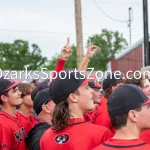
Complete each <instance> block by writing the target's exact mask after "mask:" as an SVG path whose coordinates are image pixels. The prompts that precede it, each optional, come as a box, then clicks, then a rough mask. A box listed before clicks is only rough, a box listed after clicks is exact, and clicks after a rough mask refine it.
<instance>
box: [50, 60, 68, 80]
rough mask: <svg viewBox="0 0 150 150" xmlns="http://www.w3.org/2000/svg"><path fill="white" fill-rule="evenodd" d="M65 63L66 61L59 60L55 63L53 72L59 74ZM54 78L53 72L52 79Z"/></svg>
mask: <svg viewBox="0 0 150 150" xmlns="http://www.w3.org/2000/svg"><path fill="white" fill-rule="evenodd" d="M65 63H66V60H62V59H60V58H59V59H58V61H57V65H56V68H55V71H56V72H60V71H62V70H64V66H65ZM55 76H56V73H55V72H54V73H53V76H52V78H54V77H55Z"/></svg>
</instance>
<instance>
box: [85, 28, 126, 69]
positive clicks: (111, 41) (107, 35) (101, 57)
mask: <svg viewBox="0 0 150 150" xmlns="http://www.w3.org/2000/svg"><path fill="white" fill-rule="evenodd" d="M89 41H91V43H92V44H94V45H96V46H98V47H100V49H99V51H98V52H97V53H96V55H95V56H94V57H93V58H92V59H91V60H90V63H89V65H88V67H89V68H90V67H94V68H95V70H102V71H105V70H106V65H107V63H108V61H109V60H110V59H112V58H114V57H115V54H117V53H119V52H120V51H121V50H122V49H123V48H126V47H127V45H128V44H127V41H126V40H125V39H124V38H123V35H122V34H120V33H119V32H118V31H115V32H113V31H109V30H107V29H103V30H102V33H101V34H96V35H93V36H92V37H89V38H88V43H89Z"/></svg>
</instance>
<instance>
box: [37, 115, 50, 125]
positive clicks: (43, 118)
mask: <svg viewBox="0 0 150 150" xmlns="http://www.w3.org/2000/svg"><path fill="white" fill-rule="evenodd" d="M38 120H39V122H46V123H48V124H50V125H52V122H51V120H52V116H51V114H41V115H39V116H38Z"/></svg>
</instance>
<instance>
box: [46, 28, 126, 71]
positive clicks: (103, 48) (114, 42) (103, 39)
mask: <svg viewBox="0 0 150 150" xmlns="http://www.w3.org/2000/svg"><path fill="white" fill-rule="evenodd" d="M89 41H91V43H92V44H94V45H96V46H98V47H100V49H99V51H98V52H97V53H96V55H94V57H93V58H92V59H91V60H90V62H89V65H88V67H89V68H94V69H95V70H101V71H105V70H106V65H107V63H108V61H109V60H110V59H112V58H114V56H115V54H117V53H119V52H120V51H121V50H122V49H124V48H126V47H127V41H126V40H125V39H124V37H123V35H122V34H120V33H119V32H118V31H115V32H113V31H109V30H106V29H103V30H102V32H101V34H96V35H93V36H92V37H89V38H88V40H87V43H89ZM71 48H72V55H71V56H70V57H69V58H68V60H67V62H66V65H65V69H73V68H77V57H76V46H75V45H72V46H71ZM58 58H59V55H58V54H55V56H53V57H52V59H51V60H50V61H49V63H48V65H47V66H46V67H47V68H48V69H49V70H54V69H55V66H56V63H57V59H58Z"/></svg>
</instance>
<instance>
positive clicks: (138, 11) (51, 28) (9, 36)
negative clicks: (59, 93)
mask: <svg viewBox="0 0 150 150" xmlns="http://www.w3.org/2000/svg"><path fill="white" fill-rule="evenodd" d="M81 1H82V21H83V40H84V43H83V44H84V50H85V49H86V41H87V39H88V37H89V36H92V35H94V34H97V33H100V32H101V29H103V28H107V29H109V30H113V31H115V30H118V31H119V32H121V33H123V35H124V37H125V38H126V39H127V41H129V28H127V23H120V22H115V21H112V20H111V19H109V18H107V17H106V16H105V15H104V14H103V13H102V12H101V11H100V10H99V9H98V7H97V6H96V5H95V3H94V2H93V0H81ZM95 1H96V3H97V4H98V5H99V6H100V8H101V9H102V10H103V11H104V12H105V13H107V14H108V15H109V16H111V17H113V18H115V19H119V20H128V8H129V7H132V10H133V21H132V44H134V43H135V42H136V41H138V40H139V39H140V38H142V37H143V12H142V9H143V6H142V0H95ZM149 9H150V4H149ZM149 12H150V10H149ZM0 18H1V21H0V41H1V42H13V41H14V40H15V39H23V40H27V41H29V43H30V44H32V43H36V44H38V46H39V47H40V48H41V50H42V54H43V55H44V56H47V57H48V58H51V57H52V56H53V55H54V54H55V53H56V52H57V53H59V52H60V50H61V48H62V47H63V46H64V45H65V43H66V39H67V37H70V43H71V44H76V34H75V17H74V0H5V1H4V0H0ZM149 20H150V15H149ZM149 31H150V24H149Z"/></svg>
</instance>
